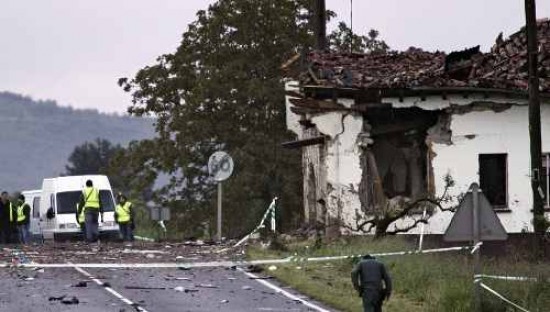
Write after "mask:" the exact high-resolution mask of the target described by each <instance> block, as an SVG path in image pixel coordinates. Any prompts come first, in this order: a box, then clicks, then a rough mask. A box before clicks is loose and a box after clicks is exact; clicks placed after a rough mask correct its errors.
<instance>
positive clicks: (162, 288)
mask: <svg viewBox="0 0 550 312" xmlns="http://www.w3.org/2000/svg"><path fill="white" fill-rule="evenodd" d="M124 288H126V289H139V290H166V287H148V286H124Z"/></svg>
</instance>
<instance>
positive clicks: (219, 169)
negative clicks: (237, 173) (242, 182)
mask: <svg viewBox="0 0 550 312" xmlns="http://www.w3.org/2000/svg"><path fill="white" fill-rule="evenodd" d="M208 172H209V173H210V175H211V176H212V178H213V179H214V180H216V181H217V182H221V181H224V180H227V179H228V178H229V177H230V176H231V174H232V173H233V159H232V158H231V156H229V154H227V153H226V152H222V151H218V152H215V153H214V154H212V155H211V156H210V158H209V159H208Z"/></svg>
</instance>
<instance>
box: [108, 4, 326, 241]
mask: <svg viewBox="0 0 550 312" xmlns="http://www.w3.org/2000/svg"><path fill="white" fill-rule="evenodd" d="M311 5H312V1H311V0H278V1H265V0H220V1H218V2H216V3H215V4H213V5H211V6H210V7H209V8H208V10H205V11H199V12H198V13H197V19H196V21H195V22H193V23H191V24H190V25H189V26H188V29H187V31H186V32H185V33H184V34H183V36H182V40H181V44H180V46H179V47H178V48H177V50H176V51H175V52H174V53H171V54H165V55H162V56H161V57H159V58H158V59H157V62H156V63H155V64H153V65H151V66H147V67H145V68H143V69H141V70H140V71H139V72H138V73H137V74H136V76H135V77H134V78H131V79H129V78H121V79H120V80H119V84H120V86H121V87H122V88H123V89H124V90H125V91H127V92H130V93H131V94H132V97H133V105H132V106H131V107H130V108H129V112H130V113H131V114H133V115H137V116H142V115H154V116H155V117H156V118H157V123H156V131H157V133H158V138H157V139H156V140H155V142H154V144H152V146H151V148H152V149H153V150H152V151H150V153H149V157H151V159H152V161H151V162H149V164H150V165H151V166H153V167H154V168H155V169H156V170H159V171H163V172H166V173H168V174H169V175H170V176H171V178H170V181H169V183H168V184H167V185H166V186H165V187H164V188H163V189H162V190H161V191H160V192H159V193H158V195H159V196H158V199H159V201H160V202H161V203H162V204H164V205H167V206H170V207H173V208H174V209H173V210H172V211H173V212H172V215H173V216H174V217H175V222H171V224H172V226H175V227H177V229H182V228H184V229H186V230H187V231H186V234H187V235H190V234H192V233H195V232H196V231H195V230H197V229H199V228H200V227H201V226H202V224H203V223H204V222H205V221H208V223H209V224H210V229H211V230H213V225H214V224H215V222H214V220H215V219H214V218H215V215H216V214H215V207H216V205H215V198H216V197H215V193H214V190H215V183H214V181H212V180H211V178H210V177H209V175H208V171H207V166H206V164H207V162H208V157H209V156H210V155H211V154H212V153H213V152H215V151H217V150H225V151H227V152H229V153H230V154H231V156H232V157H233V158H234V161H235V164H236V169H235V172H234V174H233V176H232V177H231V178H230V179H229V180H228V181H227V182H225V183H224V216H225V217H224V234H225V235H228V236H232V237H234V236H238V235H242V234H243V233H244V232H246V231H248V230H250V229H251V228H252V227H253V226H255V223H256V222H258V220H259V218H260V216H261V214H262V213H263V211H264V210H265V209H266V208H267V206H268V204H269V202H270V201H271V199H272V198H273V197H274V196H279V197H280V199H281V200H280V210H279V217H280V218H279V219H280V220H283V224H282V225H283V228H289V227H293V226H296V225H298V224H299V222H300V218H301V214H302V211H303V207H302V202H301V193H302V184H301V183H302V180H301V163H300V161H301V158H300V151H299V150H292V151H290V150H285V149H283V148H282V147H281V143H282V142H284V141H287V140H292V139H293V138H294V137H293V135H292V134H290V133H289V132H288V131H287V129H286V124H285V106H284V79H283V77H284V73H283V69H282V68H281V65H282V64H283V63H285V62H286V61H288V60H289V59H291V58H292V57H293V56H295V55H297V54H302V55H303V54H304V53H305V52H307V51H308V50H309V49H310V47H311V46H312V44H313V38H314V37H313V32H312V30H311V28H310V25H312V23H310V21H309V18H310V17H311V14H310V13H309V12H310V10H309V9H310V8H311V7H312V6H311ZM327 16H333V14H332V13H330V14H328V15H327Z"/></svg>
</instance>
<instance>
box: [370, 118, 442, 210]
mask: <svg viewBox="0 0 550 312" xmlns="http://www.w3.org/2000/svg"><path fill="white" fill-rule="evenodd" d="M439 114H440V112H439V111H425V110H422V109H420V108H416V107H414V108H402V109H393V108H380V109H371V110H370V111H369V112H368V114H367V115H365V118H366V119H367V120H368V124H369V126H371V130H370V133H371V136H372V138H373V140H374V144H373V145H372V149H371V151H372V155H371V157H370V158H369V160H370V161H371V162H373V163H374V164H371V165H370V166H369V167H371V168H373V167H374V168H376V170H370V173H371V174H370V176H371V180H372V182H371V181H369V184H370V183H372V184H371V185H372V190H373V192H372V195H371V196H370V198H369V200H368V202H369V206H376V205H379V204H380V203H382V202H381V198H380V197H381V196H380V190H382V192H383V196H382V197H384V198H385V199H388V198H394V197H397V196H402V197H407V198H410V199H418V198H422V197H427V196H428V191H429V189H428V180H429V177H430V175H431V172H430V170H431V166H430V165H429V163H428V162H429V159H431V157H429V153H430V151H429V148H428V146H427V144H426V137H427V135H428V134H427V131H428V129H429V128H431V127H433V126H434V125H435V124H436V123H437V121H438V117H439ZM377 193H378V194H377ZM369 195H370V194H369ZM382 200H384V199H382Z"/></svg>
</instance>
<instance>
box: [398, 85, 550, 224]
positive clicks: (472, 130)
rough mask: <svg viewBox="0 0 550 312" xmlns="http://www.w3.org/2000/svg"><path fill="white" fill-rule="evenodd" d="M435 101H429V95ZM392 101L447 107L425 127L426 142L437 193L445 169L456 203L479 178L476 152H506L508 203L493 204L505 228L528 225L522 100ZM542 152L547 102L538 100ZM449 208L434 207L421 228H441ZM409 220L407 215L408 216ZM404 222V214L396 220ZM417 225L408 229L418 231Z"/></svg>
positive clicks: (547, 145)
mask: <svg viewBox="0 0 550 312" xmlns="http://www.w3.org/2000/svg"><path fill="white" fill-rule="evenodd" d="M434 100H437V101H438V102H439V103H438V104H437V105H433V103H432V102H433V101H434ZM392 104H393V105H395V106H418V107H422V108H423V109H429V108H430V107H437V108H438V109H440V110H442V111H444V112H446V114H444V115H442V118H444V120H441V121H440V122H438V124H437V125H436V126H434V127H433V128H431V129H430V131H429V135H428V139H429V142H428V144H429V145H430V150H431V155H432V156H431V158H432V159H431V165H432V168H433V178H432V181H433V184H434V185H433V188H434V189H435V194H436V195H439V196H440V195H441V194H442V192H443V190H444V182H443V180H444V177H445V175H447V174H450V175H451V176H452V178H453V179H454V181H455V182H456V186H455V187H453V188H452V189H451V190H450V195H451V196H453V197H454V198H455V200H454V202H451V203H447V204H446V205H445V206H446V207H450V206H456V205H457V204H458V202H457V200H456V199H457V198H458V197H459V196H460V195H462V194H464V193H465V192H466V191H467V190H468V187H469V186H470V184H471V183H473V182H477V183H479V178H480V177H479V155H480V154H506V155H507V189H508V200H507V203H508V207H506V208H507V209H501V210H497V211H498V212H497V215H498V216H499V218H500V220H501V222H502V223H503V225H504V227H505V229H506V230H507V231H508V232H510V233H519V232H522V231H526V230H532V224H531V219H532V213H531V206H532V201H531V199H532V193H531V186H530V179H529V157H530V156H529V132H528V130H529V126H528V108H527V105H526V101H524V100H515V99H509V98H504V97H490V98H486V97H483V96H481V95H473V96H469V97H468V98H465V97H463V96H455V97H449V98H447V99H445V100H443V99H441V97H439V98H438V97H435V98H428V99H426V101H421V100H420V99H412V98H411V99H404V101H403V102H399V101H398V100H397V99H396V100H395V101H392ZM541 115H542V116H541V119H542V121H543V122H542V138H543V140H542V142H543V153H545V152H550V141H549V140H548V138H550V126H548V125H547V124H548V123H545V122H544V120H550V108H549V107H548V105H544V104H543V105H542V106H541ZM452 216H453V214H452V213H451V212H435V213H434V215H433V216H432V217H431V218H430V220H429V223H428V225H427V227H426V233H434V234H441V233H444V231H445V230H446V228H447V227H448V225H449V223H450V220H451V219H452ZM409 221H410V220H409ZM405 224H407V221H406V220H401V221H400V222H397V226H403V225H405ZM418 232H419V229H416V230H413V231H411V232H410V233H418Z"/></svg>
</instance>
